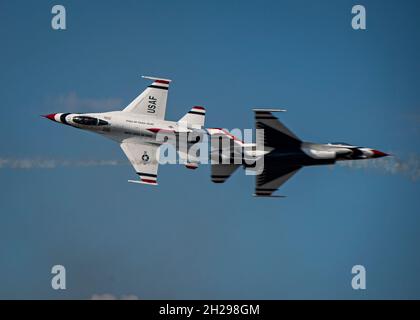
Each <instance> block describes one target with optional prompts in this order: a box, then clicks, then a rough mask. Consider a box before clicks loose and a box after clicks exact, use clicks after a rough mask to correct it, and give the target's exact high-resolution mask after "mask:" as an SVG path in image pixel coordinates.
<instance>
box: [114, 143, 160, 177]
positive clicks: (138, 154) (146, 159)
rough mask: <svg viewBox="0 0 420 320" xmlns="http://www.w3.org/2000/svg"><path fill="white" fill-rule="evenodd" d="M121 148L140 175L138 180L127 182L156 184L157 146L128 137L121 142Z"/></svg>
mask: <svg viewBox="0 0 420 320" xmlns="http://www.w3.org/2000/svg"><path fill="white" fill-rule="evenodd" d="M121 148H122V150H123V151H124V153H125V155H126V156H127V158H128V160H130V162H131V164H132V165H133V167H134V169H135V170H136V173H137V174H138V175H139V176H140V181H137V180H136V181H133V180H129V182H135V183H143V184H149V185H157V171H158V167H159V162H158V161H159V146H155V145H150V144H146V143H142V142H140V141H138V140H135V139H128V140H126V141H123V142H122V143H121Z"/></svg>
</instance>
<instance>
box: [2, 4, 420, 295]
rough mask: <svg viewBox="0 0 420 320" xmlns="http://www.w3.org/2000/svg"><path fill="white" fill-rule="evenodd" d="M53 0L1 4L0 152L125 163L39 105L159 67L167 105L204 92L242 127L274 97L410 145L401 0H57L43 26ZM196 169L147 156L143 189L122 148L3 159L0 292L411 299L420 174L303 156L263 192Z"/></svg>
mask: <svg viewBox="0 0 420 320" xmlns="http://www.w3.org/2000/svg"><path fill="white" fill-rule="evenodd" d="M57 3H58V2H57V1H4V0H1V1H0V70H1V71H0V96H1V101H2V102H1V104H2V106H1V108H0V134H1V136H2V139H1V140H0V158H2V159H61V160H71V159H73V160H84V159H116V160H121V161H126V159H125V156H124V154H123V153H122V152H121V150H120V148H119V146H118V145H117V144H114V143H113V142H111V141H108V140H106V139H103V138H101V137H99V136H96V135H94V134H90V133H86V132H82V131H80V130H75V129H73V128H70V127H65V126H59V125H57V124H55V123H52V122H48V121H46V120H44V119H42V118H40V117H39V115H40V114H45V113H51V112H60V111H75V112H77V111H81V112H84V111H86V112H87V111H100V110H101V109H104V110H112V109H116V110H119V109H122V108H123V107H125V106H126V105H127V104H128V103H129V102H130V101H131V100H132V99H133V98H134V97H135V96H136V95H137V94H138V93H139V92H140V91H142V90H143V88H144V87H145V86H146V85H147V84H148V82H147V81H144V80H142V79H141V78H140V75H142V74H145V75H154V76H161V77H167V78H170V79H172V80H173V83H172V85H171V91H170V93H169V102H168V109H167V119H170V120H176V119H178V118H180V117H181V116H182V115H183V114H184V113H185V112H186V111H187V110H188V109H189V108H190V107H191V106H192V105H203V106H206V108H207V114H208V116H207V125H208V126H212V127H226V128H238V127H239V128H251V127H252V126H253V118H252V116H253V115H252V112H251V109H252V108H253V107H255V106H272V107H282V108H287V109H288V112H287V113H286V114H281V119H282V120H283V121H284V122H285V123H286V124H287V125H288V126H289V127H290V128H291V129H292V130H293V131H294V132H295V133H296V134H297V135H298V136H300V137H301V138H302V139H306V140H310V141H318V142H328V141H346V142H349V143H353V144H356V145H364V146H370V147H375V148H378V149H379V150H383V151H388V152H393V153H395V154H397V155H400V156H401V157H403V156H409V155H418V154H419V153H420V148H419V143H418V141H419V135H420V131H419V130H418V128H419V124H420V122H419V119H420V91H419V87H420V65H419V49H420V46H419V39H420V20H419V19H418V12H419V10H420V5H419V2H418V1H399V2H395V1H379V0H378V1H368V0H364V1H346V0H343V1H333V0H331V1H309V0H307V1H59V3H60V4H63V5H65V7H66V9H67V30H66V31H53V30H52V29H51V26H50V25H51V17H52V15H51V13H50V12H51V7H52V6H53V5H54V4H57ZM357 3H362V4H364V5H365V6H366V9H367V28H368V29H367V30H366V31H354V30H353V29H352V28H351V25H350V21H351V8H352V6H353V5H354V4H357ZM71 97H73V100H71V99H70V98H71ZM69 100H71V101H73V102H71V101H70V102H69ZM101 104H103V105H104V107H103V108H100V105H101ZM98 105H99V107H98ZM75 107H79V109H78V110H73V108H75ZM63 109H66V110H63ZM69 109H70V110H69ZM127 163H128V162H127ZM209 169H210V168H209V167H208V166H204V167H201V168H199V169H198V170H196V171H189V170H187V169H185V168H183V167H181V166H162V167H161V169H160V177H159V183H160V185H159V187H158V188H149V187H144V186H138V185H133V184H128V183H127V179H130V178H134V176H135V174H134V171H133V169H132V168H131V167H130V166H129V165H121V166H97V167H96V166H91V167H79V166H71V165H70V166H60V167H58V168H56V169H40V168H33V169H26V170H23V169H11V168H9V167H7V166H6V167H4V168H0V209H1V210H0V298H54V299H55V298H66V299H67V298H82V299H85V298H90V297H91V296H92V295H93V294H103V293H110V294H113V295H115V296H121V295H127V294H133V295H136V296H138V297H139V298H142V299H151V298H166V299H176V298H178V299H185V298H187V299H196V298H197V299H198V298H204V299H206V298H209V299H212V298H214V299H223V298H229V299H252V298H255V299H262V298H264V299H282V298H316V299H319V298H350V299H365V298H420V277H419V270H420V251H419V250H418V244H419V243H420V232H419V231H420V217H419V215H420V211H419V183H418V181H417V182H416V181H413V180H410V179H408V178H407V177H406V176H403V175H398V174H396V175H390V174H387V173H385V172H382V171H381V170H376V169H372V170H353V169H350V168H346V167H334V168H333V169H331V168H329V167H317V168H306V169H304V170H302V171H301V172H299V173H298V174H297V175H296V176H295V177H294V178H293V179H292V180H291V181H289V182H288V183H287V184H286V185H285V186H284V187H283V188H282V189H281V190H280V193H281V194H285V195H288V198H286V199H281V200H278V199H275V200H272V199H255V198H253V197H252V196H251V194H252V192H253V184H254V181H253V178H252V177H246V176H244V175H243V172H238V173H236V174H235V176H233V177H232V179H231V180H229V181H228V183H226V184H225V185H215V184H212V183H211V181H210V177H209ZM55 264H62V265H64V266H65V267H66V269H67V290H65V291H54V290H52V289H51V286H50V279H51V274H50V270H51V267H52V266H53V265H55ZM356 264H362V265H364V266H365V267H366V269H367V290H365V291H354V290H352V288H351V286H350V281H351V277H352V275H351V268H352V266H353V265H356Z"/></svg>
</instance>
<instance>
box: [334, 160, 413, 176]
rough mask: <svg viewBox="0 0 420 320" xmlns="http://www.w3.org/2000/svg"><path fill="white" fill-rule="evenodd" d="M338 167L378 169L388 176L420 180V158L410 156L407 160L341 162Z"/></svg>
mask: <svg viewBox="0 0 420 320" xmlns="http://www.w3.org/2000/svg"><path fill="white" fill-rule="evenodd" d="M338 165H340V166H342V167H349V168H354V169H376V170H381V171H382V172H385V173H388V174H393V175H395V174H400V175H403V176H406V177H408V178H410V179H411V180H413V181H416V180H417V179H418V178H420V156H418V155H410V156H408V157H407V158H406V159H401V158H398V157H395V156H393V157H386V158H379V159H371V160H355V161H340V162H338Z"/></svg>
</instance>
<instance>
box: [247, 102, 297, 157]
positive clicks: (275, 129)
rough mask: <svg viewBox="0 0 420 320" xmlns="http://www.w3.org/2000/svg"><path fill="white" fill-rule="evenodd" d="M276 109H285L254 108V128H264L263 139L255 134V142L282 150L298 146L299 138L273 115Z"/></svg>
mask: <svg viewBox="0 0 420 320" xmlns="http://www.w3.org/2000/svg"><path fill="white" fill-rule="evenodd" d="M276 111H285V110H275V109H254V115H255V128H256V129H263V130H264V141H262V140H261V138H262V137H259V136H258V134H257V144H258V145H264V146H267V147H270V148H275V149H277V148H279V149H283V150H285V149H289V148H292V149H294V148H296V147H300V144H301V141H300V139H299V138H298V137H297V136H296V135H295V134H294V133H293V132H292V131H290V130H289V129H288V128H287V127H286V126H285V125H284V124H283V123H281V122H280V121H279V119H278V118H277V117H275V116H274V115H273V112H276Z"/></svg>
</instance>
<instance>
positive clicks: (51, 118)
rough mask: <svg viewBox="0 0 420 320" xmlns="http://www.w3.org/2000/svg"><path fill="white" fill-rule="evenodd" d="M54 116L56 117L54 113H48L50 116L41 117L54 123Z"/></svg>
mask: <svg viewBox="0 0 420 320" xmlns="http://www.w3.org/2000/svg"><path fill="white" fill-rule="evenodd" d="M55 115H56V113H50V114H46V115H43V117H44V118H47V119H50V120H52V121H55Z"/></svg>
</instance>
